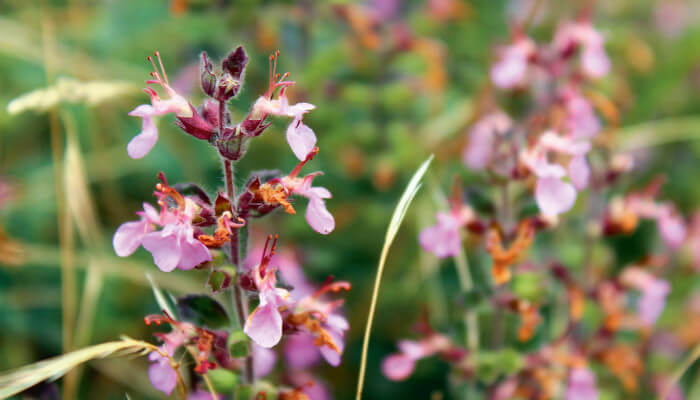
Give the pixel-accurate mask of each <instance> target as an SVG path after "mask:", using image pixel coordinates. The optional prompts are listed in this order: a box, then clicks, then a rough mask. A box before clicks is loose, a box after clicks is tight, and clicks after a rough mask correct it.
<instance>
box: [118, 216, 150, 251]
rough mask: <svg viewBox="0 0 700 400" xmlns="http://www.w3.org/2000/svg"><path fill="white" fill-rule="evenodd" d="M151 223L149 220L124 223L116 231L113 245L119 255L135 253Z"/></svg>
mask: <svg viewBox="0 0 700 400" xmlns="http://www.w3.org/2000/svg"><path fill="white" fill-rule="evenodd" d="M149 228H150V224H149V223H148V222H147V221H133V222H126V223H123V224H122V225H121V226H120V227H119V229H117V232H115V233H114V239H112V245H113V246H114V251H115V252H116V253H117V255H118V256H119V257H126V256H130V255H131V254H133V253H134V252H135V251H136V249H138V248H139V246H140V245H141V238H142V237H143V235H144V234H146V233H147V232H148V230H149Z"/></svg>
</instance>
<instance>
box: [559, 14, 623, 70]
mask: <svg viewBox="0 0 700 400" xmlns="http://www.w3.org/2000/svg"><path fill="white" fill-rule="evenodd" d="M554 47H555V49H556V50H557V51H559V53H561V54H566V53H568V52H569V51H570V49H572V48H574V49H577V48H580V50H581V51H580V60H581V69H582V70H583V73H584V74H585V75H586V76H588V77H589V78H600V77H602V76H605V75H607V74H608V72H609V71H610V59H609V58H608V55H607V54H606V52H605V39H604V38H603V35H601V34H600V32H598V31H597V30H596V29H595V28H594V27H593V25H592V24H591V21H590V20H580V21H576V22H566V23H564V24H562V25H561V26H560V27H559V29H558V30H557V32H556V33H555V35H554Z"/></svg>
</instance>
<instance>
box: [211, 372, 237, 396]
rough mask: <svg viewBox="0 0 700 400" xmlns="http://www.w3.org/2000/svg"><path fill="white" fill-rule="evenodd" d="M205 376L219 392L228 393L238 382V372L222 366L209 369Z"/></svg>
mask: <svg viewBox="0 0 700 400" xmlns="http://www.w3.org/2000/svg"><path fill="white" fill-rule="evenodd" d="M207 377H209V380H210V381H211V384H212V386H214V390H216V391H217V392H219V393H230V392H232V391H233V390H234V389H235V388H236V385H237V384H238V374H236V373H235V372H233V371H230V370H228V369H224V368H217V369H210V370H209V371H208V372H207Z"/></svg>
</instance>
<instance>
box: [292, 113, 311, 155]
mask: <svg viewBox="0 0 700 400" xmlns="http://www.w3.org/2000/svg"><path fill="white" fill-rule="evenodd" d="M287 143H289V147H291V148H292V152H293V153H294V155H295V156H297V158H298V159H299V160H301V161H303V160H305V159H306V156H307V155H308V154H309V153H310V152H311V150H313V149H314V146H316V135H315V134H314V131H313V130H311V128H309V127H308V126H306V125H304V123H303V122H302V121H301V119H296V118H295V119H294V121H292V123H291V124H289V126H288V127H287Z"/></svg>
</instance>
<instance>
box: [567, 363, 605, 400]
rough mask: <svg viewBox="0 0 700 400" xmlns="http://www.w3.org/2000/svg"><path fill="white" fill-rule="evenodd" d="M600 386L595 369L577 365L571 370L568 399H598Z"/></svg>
mask: <svg viewBox="0 0 700 400" xmlns="http://www.w3.org/2000/svg"><path fill="white" fill-rule="evenodd" d="M598 396H599V395H598V388H597V387H596V384H595V375H594V374H593V371H591V370H590V369H589V368H586V367H575V368H572V369H571V371H570V372H569V381H568V383H567V386H566V395H565V399H566V400H597V399H598Z"/></svg>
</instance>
